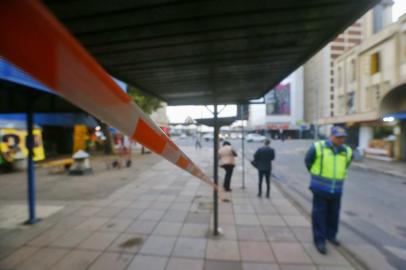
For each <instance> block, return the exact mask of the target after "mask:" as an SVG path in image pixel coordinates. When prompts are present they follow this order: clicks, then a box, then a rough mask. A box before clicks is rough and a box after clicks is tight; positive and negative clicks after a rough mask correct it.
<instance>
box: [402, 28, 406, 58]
mask: <svg viewBox="0 0 406 270" xmlns="http://www.w3.org/2000/svg"><path fill="white" fill-rule="evenodd" d="M402 53H403V54H402V56H403V57H402V58H403V61H405V62H406V31H405V32H403V35H402Z"/></svg>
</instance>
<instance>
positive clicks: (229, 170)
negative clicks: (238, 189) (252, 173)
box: [221, 164, 234, 190]
mask: <svg viewBox="0 0 406 270" xmlns="http://www.w3.org/2000/svg"><path fill="white" fill-rule="evenodd" d="M221 167H222V168H223V169H224V170H225V171H226V175H225V176H224V183H223V187H224V189H225V190H230V182H231V176H232V175H233V169H234V165H231V164H225V165H223V166H221Z"/></svg>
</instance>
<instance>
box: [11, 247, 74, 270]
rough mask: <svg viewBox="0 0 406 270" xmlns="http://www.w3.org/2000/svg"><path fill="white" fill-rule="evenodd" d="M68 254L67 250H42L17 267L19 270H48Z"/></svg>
mask: <svg viewBox="0 0 406 270" xmlns="http://www.w3.org/2000/svg"><path fill="white" fill-rule="evenodd" d="M68 253H69V250H67V249H61V248H43V249H40V250H39V251H38V252H36V253H35V254H34V255H32V256H31V257H29V258H28V259H27V260H25V261H24V262H23V263H21V264H19V265H18V266H17V269H19V270H48V269H52V267H51V266H52V265H53V264H54V263H56V262H57V261H59V260H60V259H62V258H63V257H64V256H65V255H66V254H68Z"/></svg>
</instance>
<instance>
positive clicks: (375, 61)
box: [370, 52, 381, 75]
mask: <svg viewBox="0 0 406 270" xmlns="http://www.w3.org/2000/svg"><path fill="white" fill-rule="evenodd" d="M370 63H371V70H370V74H371V75H374V74H376V73H378V72H379V71H380V70H381V59H380V54H379V52H376V53H373V54H371V57H370Z"/></svg>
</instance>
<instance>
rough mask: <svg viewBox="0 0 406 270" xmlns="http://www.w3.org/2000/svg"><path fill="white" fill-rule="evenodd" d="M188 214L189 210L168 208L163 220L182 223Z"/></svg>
mask: <svg viewBox="0 0 406 270" xmlns="http://www.w3.org/2000/svg"><path fill="white" fill-rule="evenodd" d="M187 214H188V212H187V211H178V210H176V211H175V210H168V211H167V212H166V214H165V215H164V216H163V218H162V220H161V221H166V222H179V223H182V222H184V221H185V219H186V216H187Z"/></svg>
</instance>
